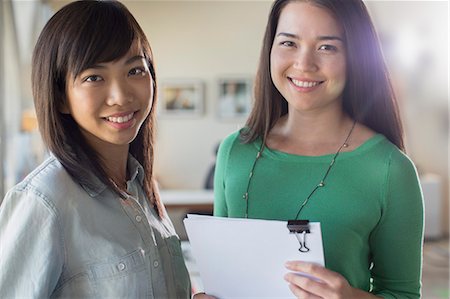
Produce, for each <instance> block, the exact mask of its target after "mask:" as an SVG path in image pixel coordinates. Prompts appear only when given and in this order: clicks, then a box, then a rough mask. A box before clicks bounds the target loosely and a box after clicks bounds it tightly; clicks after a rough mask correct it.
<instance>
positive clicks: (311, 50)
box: [270, 1, 346, 113]
mask: <svg viewBox="0 0 450 299" xmlns="http://www.w3.org/2000/svg"><path fill="white" fill-rule="evenodd" d="M270 69H271V77H272V81H273V83H274V84H275V87H276V88H277V89H278V91H279V92H280V93H281V95H282V96H283V97H284V98H285V99H286V100H287V102H288V106H289V112H290V113H291V112H292V111H293V110H295V111H299V112H306V111H319V110H320V111H321V110H323V109H340V110H342V93H343V90H344V87H345V82H346V56H345V44H344V37H343V32H342V29H341V26H340V25H339V23H338V22H337V21H336V19H335V18H334V17H333V15H332V14H331V13H330V12H329V11H328V10H326V9H324V8H320V7H318V6H315V5H312V4H309V3H305V2H296V1H293V2H290V3H289V4H287V5H286V6H285V7H284V8H283V10H282V11H281V14H280V18H279V21H278V26H277V30H276V33H275V38H274V41H273V44H272V50H271V55H270Z"/></svg>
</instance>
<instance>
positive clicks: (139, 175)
mask: <svg viewBox="0 0 450 299" xmlns="http://www.w3.org/2000/svg"><path fill="white" fill-rule="evenodd" d="M127 172H128V173H129V174H130V179H129V180H128V182H134V180H136V179H137V180H138V181H139V184H140V185H142V183H143V182H144V168H143V167H142V165H141V164H140V163H139V162H138V160H136V159H135V158H134V157H133V156H132V155H131V154H128V159H127ZM90 182H91V186H88V185H86V184H83V183H81V186H82V187H83V189H84V190H85V191H86V192H87V193H88V194H89V196H91V197H97V196H98V195H99V194H101V193H102V192H103V191H105V189H107V186H106V185H105V184H103V183H102V182H101V181H100V180H99V179H98V178H97V177H96V176H95V175H91V177H90ZM98 198H101V197H98Z"/></svg>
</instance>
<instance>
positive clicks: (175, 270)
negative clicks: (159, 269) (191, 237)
mask: <svg viewBox="0 0 450 299" xmlns="http://www.w3.org/2000/svg"><path fill="white" fill-rule="evenodd" d="M164 243H165V245H166V246H165V248H161V251H160V254H161V256H164V257H163V261H164V268H165V269H167V271H166V282H167V286H168V289H169V294H170V297H173V298H190V297H191V283H190V279H189V273H188V271H187V269H186V264H185V263H184V258H183V253H182V251H181V244H180V239H178V237H177V236H171V237H168V238H165V239H164ZM172 292H175V293H172Z"/></svg>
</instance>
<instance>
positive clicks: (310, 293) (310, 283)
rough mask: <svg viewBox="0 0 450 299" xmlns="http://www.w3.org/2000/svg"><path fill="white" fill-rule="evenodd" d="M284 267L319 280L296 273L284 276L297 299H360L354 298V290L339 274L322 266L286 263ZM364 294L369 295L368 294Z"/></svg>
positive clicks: (295, 262)
mask: <svg viewBox="0 0 450 299" xmlns="http://www.w3.org/2000/svg"><path fill="white" fill-rule="evenodd" d="M285 266H286V268H288V269H289V270H292V271H296V272H303V273H305V274H309V275H311V276H313V277H316V278H318V279H319V280H320V281H316V280H314V279H311V278H308V277H304V276H300V275H298V274H296V273H288V274H286V275H285V276H284V279H285V280H286V281H287V282H289V288H290V289H291V291H292V293H294V295H295V296H296V297H297V298H302V299H309V298H311V299H319V298H327V299H344V298H345V299H351V298H362V297H355V293H354V290H355V289H354V288H352V287H351V286H350V284H349V283H348V281H347V280H346V279H345V278H344V277H343V276H342V275H341V274H339V273H336V272H333V271H330V270H328V269H326V268H324V267H322V266H319V265H316V264H313V263H305V262H300V261H292V262H287V263H286V265H285ZM364 293H365V292H364ZM366 294H367V295H370V294H369V293H366ZM369 298H370V297H369Z"/></svg>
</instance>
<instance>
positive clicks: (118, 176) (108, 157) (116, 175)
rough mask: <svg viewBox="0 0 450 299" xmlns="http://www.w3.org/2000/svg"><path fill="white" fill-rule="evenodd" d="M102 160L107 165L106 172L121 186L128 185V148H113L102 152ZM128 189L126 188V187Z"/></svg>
mask: <svg viewBox="0 0 450 299" xmlns="http://www.w3.org/2000/svg"><path fill="white" fill-rule="evenodd" d="M101 158H102V162H103V164H104V165H105V168H106V173H107V174H108V176H109V177H110V178H111V179H112V180H113V181H114V183H115V184H116V185H117V186H118V187H119V188H123V187H126V181H127V161H128V149H127V150H126V151H124V150H123V149H117V150H116V149H114V148H111V149H110V151H108V152H107V153H104V154H102V156H101ZM125 189H126V188H125Z"/></svg>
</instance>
